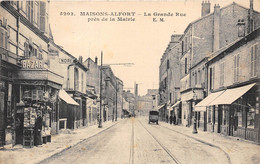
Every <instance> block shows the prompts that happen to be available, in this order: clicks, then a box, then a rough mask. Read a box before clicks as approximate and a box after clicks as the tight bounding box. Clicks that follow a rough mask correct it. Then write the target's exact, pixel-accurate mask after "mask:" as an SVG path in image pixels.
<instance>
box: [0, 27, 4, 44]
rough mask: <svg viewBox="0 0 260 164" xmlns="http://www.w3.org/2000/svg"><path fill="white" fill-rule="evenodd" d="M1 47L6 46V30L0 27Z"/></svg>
mask: <svg viewBox="0 0 260 164" xmlns="http://www.w3.org/2000/svg"><path fill="white" fill-rule="evenodd" d="M0 47H4V31H3V30H2V29H1V28H0Z"/></svg>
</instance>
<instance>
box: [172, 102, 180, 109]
mask: <svg viewBox="0 0 260 164" xmlns="http://www.w3.org/2000/svg"><path fill="white" fill-rule="evenodd" d="M180 103H181V101H177V102H176V103H175V104H173V105H172V106H171V107H172V108H174V107H176V106H177V105H179V104H180Z"/></svg>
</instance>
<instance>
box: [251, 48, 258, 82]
mask: <svg viewBox="0 0 260 164" xmlns="http://www.w3.org/2000/svg"><path fill="white" fill-rule="evenodd" d="M257 48H258V47H257V45H254V46H252V47H251V77H254V76H256V75H257V52H258V49H257Z"/></svg>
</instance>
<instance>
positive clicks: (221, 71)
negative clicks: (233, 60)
mask: <svg viewBox="0 0 260 164" xmlns="http://www.w3.org/2000/svg"><path fill="white" fill-rule="evenodd" d="M224 74H225V73H224V62H223V63H220V75H219V85H220V86H224Z"/></svg>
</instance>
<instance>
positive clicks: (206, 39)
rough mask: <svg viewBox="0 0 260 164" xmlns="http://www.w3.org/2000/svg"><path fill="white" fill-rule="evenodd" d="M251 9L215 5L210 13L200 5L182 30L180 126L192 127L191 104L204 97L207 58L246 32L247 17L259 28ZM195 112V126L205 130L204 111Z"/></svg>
mask: <svg viewBox="0 0 260 164" xmlns="http://www.w3.org/2000/svg"><path fill="white" fill-rule="evenodd" d="M252 6H253V5H252V1H251V7H250V8H249V9H248V8H245V7H243V6H240V5H238V4H237V3H234V2H233V3H232V4H230V5H228V6H226V7H223V8H220V6H219V5H215V6H214V12H212V13H210V3H209V2H202V17H201V18H200V19H198V20H195V21H193V22H191V23H190V24H189V25H188V27H187V28H186V29H185V31H184V34H183V36H182V37H181V39H180V43H181V58H180V63H181V66H182V67H181V101H182V120H183V121H182V124H183V125H186V126H190V125H191V124H192V121H193V119H192V118H193V116H194V105H195V104H196V103H198V102H199V101H201V100H202V99H203V98H204V97H205V96H206V95H207V87H208V86H207V84H208V82H207V74H208V73H207V71H208V70H207V68H206V62H207V59H208V57H210V56H211V54H212V53H214V52H217V51H218V50H219V49H221V48H223V47H225V46H227V45H228V44H230V43H232V42H234V41H235V40H237V39H239V38H240V35H243V34H244V33H246V32H248V31H249V28H250V24H251V23H249V22H251V21H252V20H251V18H252V19H254V21H253V22H254V24H255V26H259V23H260V17H259V13H258V12H256V11H253V7H252ZM240 23H242V24H244V28H238V24H240ZM209 71H210V70H209ZM199 113H200V114H198V118H197V120H198V121H199V127H201V128H202V129H204V130H206V129H207V125H205V124H206V122H207V120H206V119H205V112H203V111H202V112H199Z"/></svg>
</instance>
